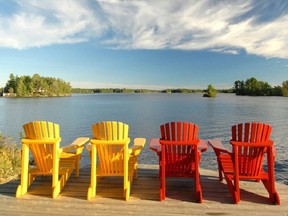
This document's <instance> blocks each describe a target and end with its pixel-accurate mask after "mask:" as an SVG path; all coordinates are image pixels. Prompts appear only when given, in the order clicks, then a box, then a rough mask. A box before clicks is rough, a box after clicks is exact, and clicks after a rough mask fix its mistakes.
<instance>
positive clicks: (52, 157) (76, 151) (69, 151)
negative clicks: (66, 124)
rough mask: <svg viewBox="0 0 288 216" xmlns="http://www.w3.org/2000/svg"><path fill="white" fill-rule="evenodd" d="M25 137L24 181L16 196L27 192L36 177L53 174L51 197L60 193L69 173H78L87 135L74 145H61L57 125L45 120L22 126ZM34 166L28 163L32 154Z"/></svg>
mask: <svg viewBox="0 0 288 216" xmlns="http://www.w3.org/2000/svg"><path fill="white" fill-rule="evenodd" d="M23 129H24V132H25V135H26V137H25V138H23V139H22V140H21V141H22V170H21V183H20V185H19V186H18V188H17V191H16V197H20V196H22V195H24V194H26V193H27V191H28V187H29V186H30V185H31V183H32V182H33V181H34V180H35V178H36V177H37V176H47V175H50V176H52V197H53V198H56V197H57V196H58V194H59V193H60V192H61V190H62V189H63V187H64V186H65V184H66V182H67V181H68V179H69V177H70V175H71V174H72V172H73V171H75V176H76V177H77V176H78V175H79V169H80V160H81V153H82V150H83V148H84V144H85V143H86V142H88V141H89V138H87V137H79V138H77V139H76V140H75V141H74V142H73V143H72V144H70V145H68V146H65V147H62V148H60V141H61V137H60V128H59V125H58V124H54V123H52V122H45V121H35V122H29V123H27V124H25V125H23ZM30 152H31V156H33V159H34V162H35V166H29V158H30V157H29V153H30Z"/></svg>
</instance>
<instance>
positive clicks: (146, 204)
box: [0, 164, 288, 216]
mask: <svg viewBox="0 0 288 216" xmlns="http://www.w3.org/2000/svg"><path fill="white" fill-rule="evenodd" d="M200 171H201V184H202V189H203V203H202V204H199V203H197V202H196V201H195V194H194V187H193V186H194V181H193V179H169V180H168V181H167V198H166V200H165V201H162V202H160V201H159V178H158V166H155V165H145V164H140V165H139V177H138V179H135V180H134V181H133V185H132V191H131V196H130V199H129V201H127V202H126V201H124V199H123V197H122V179H121V178H118V177H116V178H111V177H110V178H109V177H106V178H101V179H100V180H99V184H98V187H97V195H96V197H95V199H93V200H91V201H87V200H86V195H87V190H88V186H89V183H90V168H89V167H85V168H82V169H81V173H80V176H79V177H78V178H74V177H73V175H72V176H71V177H70V179H69V181H68V182H67V184H66V186H65V188H64V189H63V191H62V192H61V194H60V195H59V197H57V198H56V199H52V198H51V187H50V185H51V181H50V180H51V179H50V178H49V177H42V178H39V179H37V180H36V181H35V182H33V184H32V185H31V187H30V188H29V190H28V194H26V195H24V196H23V197H21V198H18V199H16V198H15V191H16V188H17V185H18V184H19V180H17V181H11V182H8V183H6V184H3V185H0V215H1V216H2V215H51V216H54V215H62V216H63V215H78V216H79V215H112V214H116V215H119V216H122V215H135V214H137V215H144V216H145V215H168V216H169V215H171V216H176V215H247V214H249V215H254V216H257V215H277V216H278V215H283V216H284V215H285V216H287V215H288V186H287V185H284V184H279V183H277V184H276V187H277V190H278V192H279V194H280V199H281V205H280V206H276V205H272V204H270V202H269V199H268V193H267V192H266V190H265V188H264V186H263V185H262V183H258V182H241V184H240V188H241V201H240V203H239V204H237V205H236V204H234V203H232V198H231V197H230V194H229V191H228V188H227V186H226V183H225V181H223V182H220V181H218V178H217V172H215V171H211V170H204V169H201V170H200Z"/></svg>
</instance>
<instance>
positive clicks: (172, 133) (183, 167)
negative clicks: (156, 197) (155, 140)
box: [160, 122, 200, 177]
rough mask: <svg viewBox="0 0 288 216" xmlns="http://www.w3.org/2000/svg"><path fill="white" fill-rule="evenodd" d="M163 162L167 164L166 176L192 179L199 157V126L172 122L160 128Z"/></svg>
mask: <svg viewBox="0 0 288 216" xmlns="http://www.w3.org/2000/svg"><path fill="white" fill-rule="evenodd" d="M160 131H161V139H160V144H161V157H162V158H161V160H164V161H165V162H164V163H165V173H166V176H178V177H181V176H182V177H191V176H193V175H194V172H195V167H197V169H198V163H199V160H200V159H199V158H198V156H197V145H198V143H199V140H198V126H197V125H196V124H193V123H191V122H170V123H166V124H163V125H161V126H160Z"/></svg>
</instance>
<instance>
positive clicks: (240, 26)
mask: <svg viewBox="0 0 288 216" xmlns="http://www.w3.org/2000/svg"><path fill="white" fill-rule="evenodd" d="M14 2H16V3H17V4H16V5H17V7H15V8H14V10H11V11H9V13H3V12H2V13H1V10H0V35H1V37H0V46H1V47H11V48H16V49H25V48H30V47H41V46H48V45H52V44H64V43H80V42H86V41H90V42H93V43H97V45H98V46H104V47H106V48H112V49H183V50H203V49H204V50H211V51H214V52H221V53H230V54H238V53H239V52H240V51H241V50H243V51H245V52H247V53H250V54H256V55H260V56H265V57H280V58H288V52H287V49H288V31H287V30H286V28H285V26H286V25H287V23H288V13H287V12H288V2H287V1H286V0H279V1H277V2H275V1H264V2H262V1H261V4H260V5H259V1H256V0H245V1H243V0H235V1H230V0H220V1H215V0H202V1H194V0H186V1H182V0H174V1H161V0H156V1H155V0H135V1H133V0H121V1H120V0H98V1H96V0H81V1H79V0H63V1H58V0H49V1H48V0H43V1H37V0H15V1H14ZM0 4H1V3H0Z"/></svg>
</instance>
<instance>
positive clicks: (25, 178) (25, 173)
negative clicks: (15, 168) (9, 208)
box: [16, 144, 29, 197]
mask: <svg viewBox="0 0 288 216" xmlns="http://www.w3.org/2000/svg"><path fill="white" fill-rule="evenodd" d="M21 157H22V165H21V168H22V170H21V183H20V185H19V186H18V187H17V191H16V197H20V196H22V195H24V194H26V193H27V191H28V186H29V147H28V146H27V145H26V144H22V156H21Z"/></svg>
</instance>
